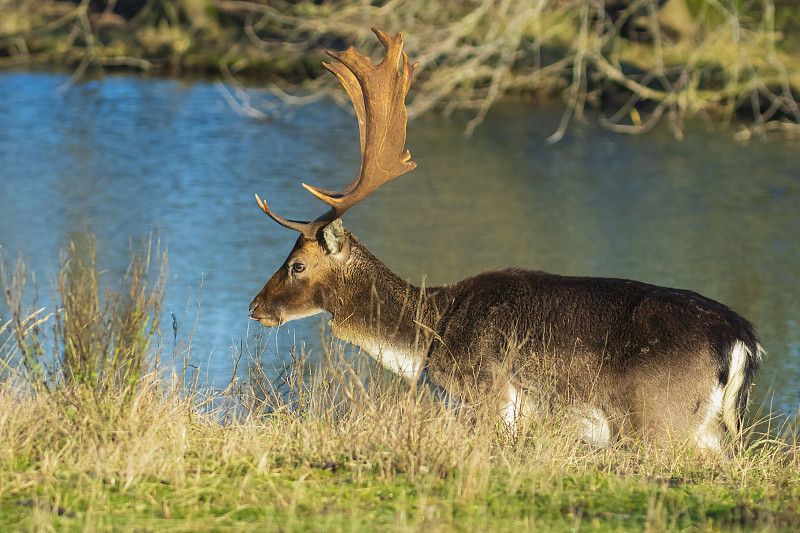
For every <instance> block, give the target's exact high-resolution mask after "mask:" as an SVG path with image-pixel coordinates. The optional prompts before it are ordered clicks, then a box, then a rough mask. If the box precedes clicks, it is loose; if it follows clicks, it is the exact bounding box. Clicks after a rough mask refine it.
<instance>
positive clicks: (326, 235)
mask: <svg viewBox="0 0 800 533" xmlns="http://www.w3.org/2000/svg"><path fill="white" fill-rule="evenodd" d="M346 244H347V234H346V233H345V231H344V226H343V225H342V219H341V218H337V219H336V220H334V221H333V222H331V223H330V224H328V225H327V226H325V229H323V230H322V245H323V246H325V250H327V251H328V253H329V254H331V255H339V253H341V251H342V250H344V249H345V247H346Z"/></svg>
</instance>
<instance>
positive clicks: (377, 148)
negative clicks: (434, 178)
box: [303, 28, 417, 218]
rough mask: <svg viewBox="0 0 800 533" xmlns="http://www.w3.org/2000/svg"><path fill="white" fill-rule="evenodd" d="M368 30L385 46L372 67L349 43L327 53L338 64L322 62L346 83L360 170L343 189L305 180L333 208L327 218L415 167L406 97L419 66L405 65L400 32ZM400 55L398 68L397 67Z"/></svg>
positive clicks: (316, 194) (313, 191) (313, 192)
mask: <svg viewBox="0 0 800 533" xmlns="http://www.w3.org/2000/svg"><path fill="white" fill-rule="evenodd" d="M372 31H373V32H374V33H375V35H376V36H377V37H378V40H379V41H380V42H381V43H382V44H383V46H384V47H385V48H386V54H385V56H384V58H383V60H382V61H381V62H380V64H378V65H373V64H372V63H371V62H370V60H369V58H367V57H365V56H363V55H361V54H359V53H358V52H357V51H356V50H355V48H353V47H352V46H351V47H350V48H348V49H347V50H345V51H344V52H328V55H330V56H331V57H332V58H334V59H336V60H338V61H339V63H330V64H329V63H326V64H325V66H326V67H327V68H328V70H330V71H331V72H333V74H335V75H336V77H337V78H338V79H339V81H340V82H341V83H342V85H343V86H344V88H345V90H346V91H347V94H348V95H349V96H350V99H351V100H352V102H353V107H354V108H355V110H356V116H357V117H358V126H359V133H360V137H361V169H360V170H359V173H358V176H356V179H355V180H354V181H353V182H352V183H350V185H348V186H347V187H346V188H345V189H343V190H342V191H341V192H331V191H325V190H323V189H320V188H317V187H314V186H311V185H306V184H303V186H304V187H305V188H306V189H307V190H308V191H309V192H310V193H311V194H313V195H314V196H316V197H317V198H319V199H320V200H322V201H323V202H325V203H327V204H328V205H330V206H331V207H332V210H331V213H329V214H327V216H325V218H328V217H329V216H330V217H333V218H337V217H340V216H342V215H343V214H344V212H345V211H347V210H348V209H350V208H351V207H353V206H354V205H355V204H357V203H358V202H360V201H361V200H363V199H364V198H366V197H367V196H369V194H371V193H372V192H373V191H375V190H376V189H377V188H378V187H380V186H381V185H383V184H384V183H386V182H387V181H389V180H391V179H394V178H396V177H397V176H400V175H402V174H405V173H406V172H408V171H410V170H413V169H414V168H416V166H417V164H416V163H414V162H413V161H411V154H410V153H409V151H408V150H406V149H405V141H406V123H407V121H408V115H407V112H406V107H405V97H406V94H407V93H408V89H409V87H410V86H411V78H412V76H413V72H414V68H415V67H416V66H417V64H414V65H409V62H408V56H407V55H406V54H405V53H404V52H403V34H402V32H400V33H398V34H397V35H396V36H391V35H389V34H387V33H385V32H382V31H381V30H379V29H377V28H373V29H372ZM401 56H402V58H403V71H402V72H400V71H398V62H399V60H400V57H401ZM321 218H323V217H321Z"/></svg>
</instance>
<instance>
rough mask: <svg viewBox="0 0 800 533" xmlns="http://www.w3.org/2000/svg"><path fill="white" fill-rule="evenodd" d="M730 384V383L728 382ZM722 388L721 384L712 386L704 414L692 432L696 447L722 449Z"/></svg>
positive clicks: (716, 450) (713, 449)
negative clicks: (695, 430)
mask: <svg viewBox="0 0 800 533" xmlns="http://www.w3.org/2000/svg"><path fill="white" fill-rule="evenodd" d="M728 385H729V386H730V383H728ZM724 392H725V391H724V389H723V388H722V386H721V385H717V386H716V387H714V390H713V391H711V396H710V397H709V399H708V404H706V414H705V416H704V417H703V421H702V422H701V423H700V425H699V426H698V427H697V432H696V433H695V434H694V439H695V443H696V444H697V447H698V448H702V449H705V450H712V451H715V452H718V451H720V450H721V449H722V435H721V432H720V426H719V423H720V418H721V415H722V405H723V397H724Z"/></svg>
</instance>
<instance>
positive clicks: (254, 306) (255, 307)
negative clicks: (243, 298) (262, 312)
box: [250, 300, 258, 316]
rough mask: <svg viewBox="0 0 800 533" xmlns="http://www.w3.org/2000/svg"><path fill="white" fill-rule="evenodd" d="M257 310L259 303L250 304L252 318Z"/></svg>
mask: <svg viewBox="0 0 800 533" xmlns="http://www.w3.org/2000/svg"><path fill="white" fill-rule="evenodd" d="M256 309H258V302H256V301H255V300H253V301H252V302H250V316H252V315H253V313H255V312H256Z"/></svg>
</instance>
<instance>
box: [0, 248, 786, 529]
mask: <svg viewBox="0 0 800 533" xmlns="http://www.w3.org/2000/svg"><path fill="white" fill-rule="evenodd" d="M92 257H93V254H92V249H91V247H89V248H88V249H86V250H79V249H76V248H75V247H73V248H71V249H70V251H69V253H67V254H66V255H65V258H64V261H63V265H62V269H61V274H60V276H59V280H58V281H57V282H56V284H55V286H56V288H57V291H58V294H59V296H58V300H59V301H58V303H57V305H56V306H55V307H57V309H58V310H57V311H54V312H53V313H52V314H50V315H45V311H38V312H37V311H36V308H37V304H36V302H35V301H33V302H32V301H31V296H30V294H28V296H26V291H25V283H24V282H25V280H28V279H30V277H29V276H27V275H26V272H25V269H24V266H23V265H21V264H17V266H16V267H13V268H12V267H11V266H7V265H6V268H4V270H3V276H2V277H3V285H4V292H5V294H6V297H7V299H8V303H9V308H10V309H11V316H10V317H3V318H4V320H3V321H0V361H2V362H0V376H2V380H0V405H2V408H1V409H0V529H2V530H36V531H39V530H41V531H53V530H55V531H72V530H90V531H94V530H114V531H125V530H139V531H141V530H146V531H150V530H166V531H219V530H228V529H236V530H254V531H263V530H267V531H293V530H304V531H305V530H321V531H337V530H372V531H375V530H394V531H403V530H416V529H425V530H430V531H451V530H470V531H471V530H492V531H511V530H520V529H524V530H556V531H606V530H620V529H623V530H634V531H641V530H647V531H677V530H687V529H688V530H700V531H705V530H713V531H717V530H733V531H796V530H797V528H798V527H800V456H799V455H798V452H800V447H799V446H798V443H797V442H796V440H794V438H795V437H792V435H791V434H790V433H788V432H786V431H783V432H782V431H780V430H778V429H774V428H773V430H772V431H771V432H770V434H768V435H767V434H759V433H757V432H753V433H752V434H751V435H750V438H749V446H748V447H747V449H746V450H745V451H742V452H739V453H737V454H735V455H731V457H730V458H725V459H720V460H718V461H715V462H711V463H709V462H707V461H704V460H702V459H701V458H698V457H695V456H694V455H693V454H692V452H691V451H689V450H686V449H683V448H681V447H680V446H676V447H675V448H674V449H672V450H666V451H664V450H657V449H651V448H649V447H648V446H646V445H644V444H634V445H628V446H624V447H623V446H620V445H616V446H612V447H610V448H608V449H595V448H591V447H587V446H585V445H583V444H581V443H579V442H577V441H576V440H575V439H574V438H572V436H571V435H569V434H565V433H564V431H563V430H562V429H561V428H559V427H555V426H549V425H536V426H534V427H532V428H531V430H530V432H529V433H527V434H526V435H525V436H523V437H519V438H516V439H512V438H511V437H510V436H509V435H507V434H504V433H503V431H502V430H501V429H499V428H498V427H497V425H496V424H495V423H494V421H493V420H492V419H491V418H487V416H486V414H485V413H484V412H483V411H482V409H481V408H480V406H478V407H462V408H461V409H455V408H453V407H448V406H447V405H445V403H444V402H443V401H442V400H441V399H440V398H437V397H436V395H435V394H434V393H433V392H431V391H430V390H429V389H428V388H427V387H424V386H419V387H418V386H409V385H407V384H405V383H404V382H402V381H401V380H395V379H389V378H388V377H387V376H386V375H384V374H382V373H381V372H378V371H376V370H375V369H374V368H371V367H370V366H368V365H366V364H365V363H364V361H360V362H355V363H354V362H353V360H354V359H353V357H352V354H349V353H346V350H344V349H342V348H340V347H337V346H332V348H331V351H330V352H329V353H327V354H326V355H325V357H324V358H323V359H324V360H323V364H320V365H316V366H315V367H314V368H313V369H312V368H311V367H310V366H309V365H307V364H306V362H305V361H303V360H302V358H301V357H299V356H298V357H296V358H295V359H294V360H293V363H292V364H287V366H285V367H283V368H282V372H281V373H280V374H281V378H280V379H278V380H271V379H269V378H268V377H267V374H266V373H265V372H264V370H263V366H262V364H268V363H262V361H263V355H264V354H263V353H261V352H260V349H259V348H252V353H245V354H242V360H241V363H242V364H245V363H248V366H249V368H250V372H249V375H248V378H247V379H240V378H233V379H232V380H231V381H230V384H229V386H228V387H226V388H225V389H224V390H210V389H208V388H207V387H203V386H200V385H198V383H199V382H202V380H199V381H198V379H197V376H196V375H194V376H190V375H187V371H186V370H187V368H190V367H189V366H188V365H187V361H185V359H184V357H183V356H179V357H178V358H177V360H176V361H168V360H167V359H168V358H167V357H166V356H165V353H164V348H163V347H164V346H165V344H166V345H167V346H169V347H170V348H169V349H168V350H171V343H170V342H166V343H165V342H164V341H163V339H162V337H161V334H160V332H159V329H158V323H159V321H158V317H159V313H160V305H159V302H160V299H161V297H162V294H163V279H164V275H163V273H164V267H163V266H162V265H165V258H161V256H160V254H158V253H156V252H154V251H152V248H151V247H149V246H147V247H145V248H143V249H142V252H140V253H137V254H136V255H135V256H134V259H133V261H132V263H131V268H130V269H129V271H128V274H127V276H126V277H125V279H124V280H123V281H122V284H121V285H116V284H115V283H114V282H113V280H104V279H103V275H102V274H101V273H99V272H98V271H97V270H96V268H95V266H94V263H93V261H92V259H91V258H92ZM159 267H160V268H159ZM104 286H105V287H109V289H108V290H106V291H103V290H102V287H104ZM115 287H116V288H115ZM27 292H28V293H30V292H31V289H30V287H29V288H28V291H27ZM184 355H185V354H184ZM287 359H291V358H287ZM248 360H249V361H248ZM756 416H763V415H760V414H757V415H756Z"/></svg>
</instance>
